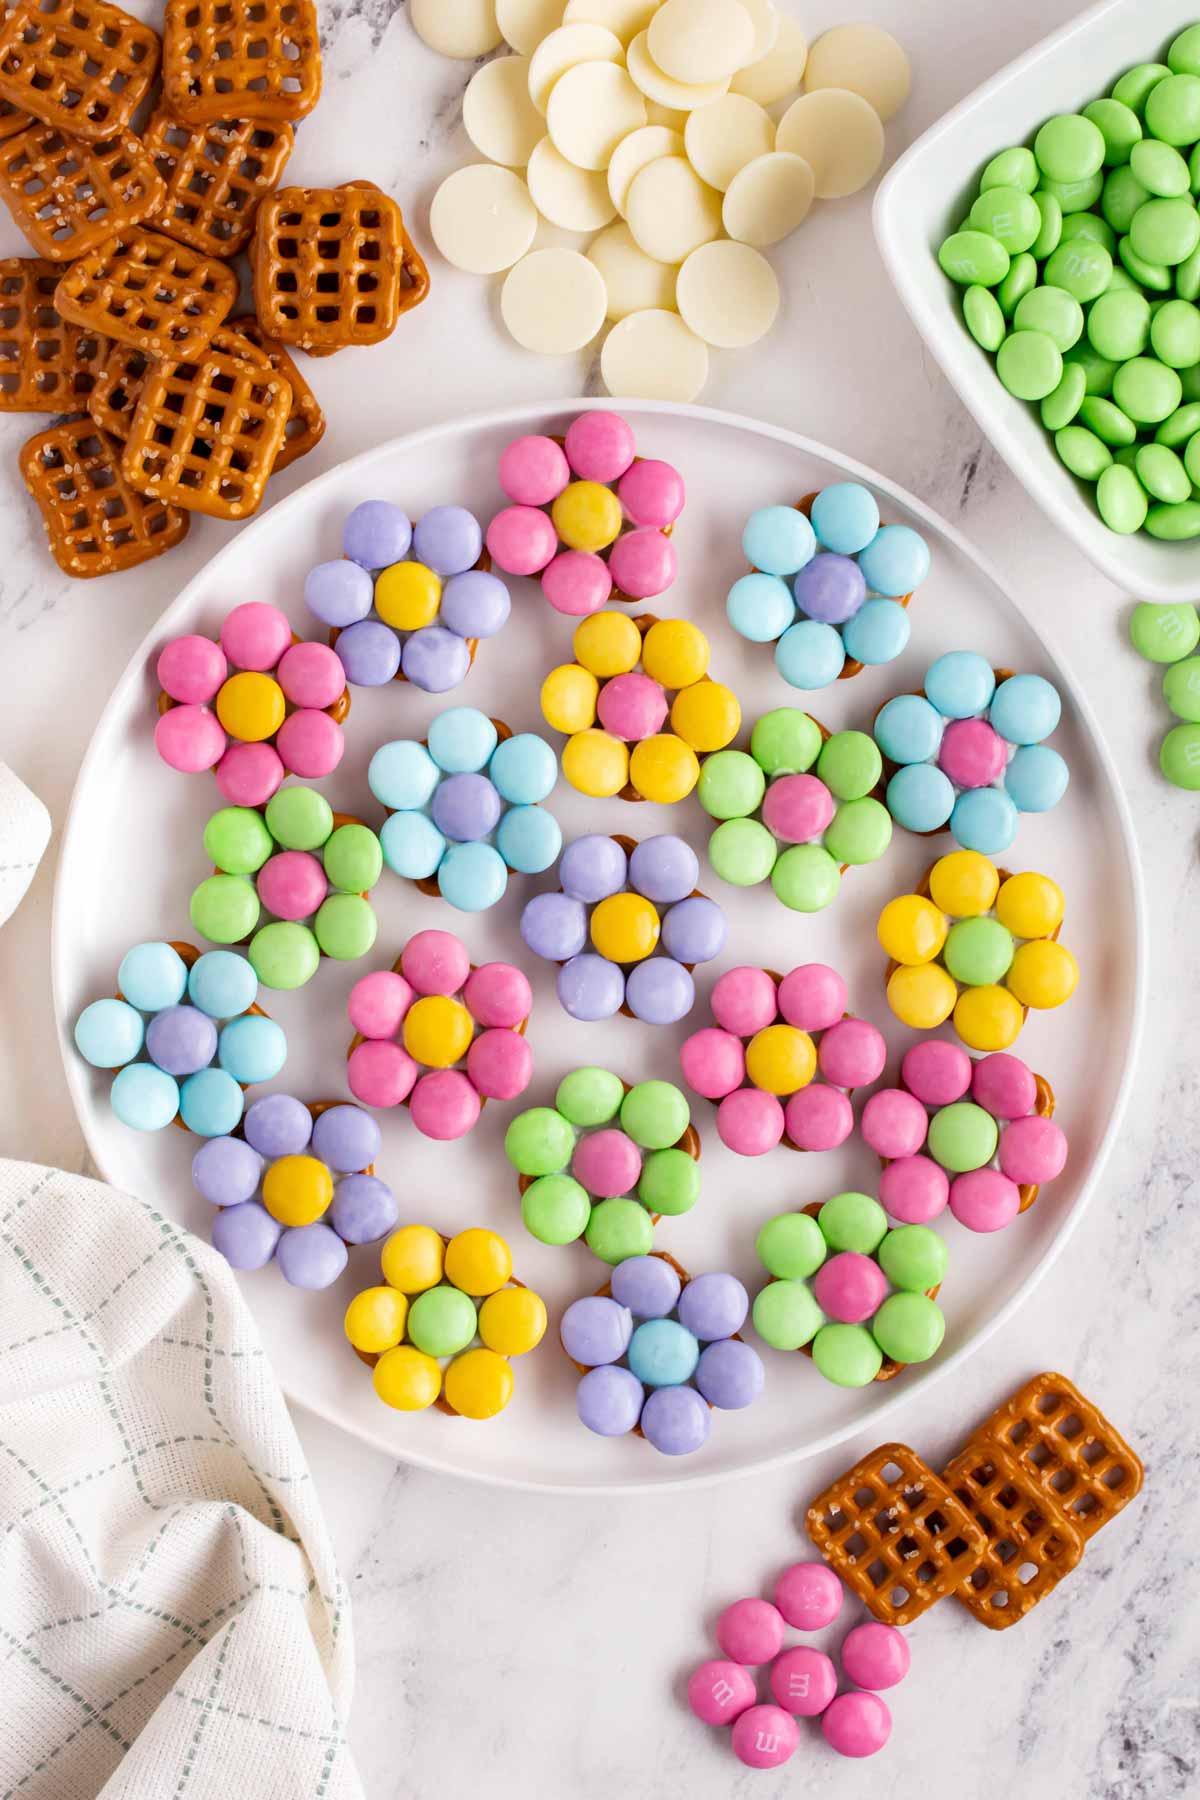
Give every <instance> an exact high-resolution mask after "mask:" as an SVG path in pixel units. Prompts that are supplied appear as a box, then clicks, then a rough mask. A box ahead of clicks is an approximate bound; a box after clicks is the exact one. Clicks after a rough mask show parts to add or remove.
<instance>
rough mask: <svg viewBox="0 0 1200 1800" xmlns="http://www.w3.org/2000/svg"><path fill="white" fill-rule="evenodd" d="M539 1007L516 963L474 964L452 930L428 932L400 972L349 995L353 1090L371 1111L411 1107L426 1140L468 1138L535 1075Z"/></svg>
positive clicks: (382, 973) (408, 950)
mask: <svg viewBox="0 0 1200 1800" xmlns="http://www.w3.org/2000/svg"><path fill="white" fill-rule="evenodd" d="M532 1004H533V995H532V993H531V991H530V987H529V983H528V981H527V980H526V979H525V976H524V975H523V974H522V973H521V971H520V969H517V968H514V967H513V965H512V964H511V963H484V964H482V965H481V966H480V967H479V968H474V967H472V964H471V959H470V956H469V955H468V953H467V947H466V945H465V944H464V943H462V942H461V940H460V939H459V938H456V937H455V936H454V934H453V933H452V932H449V931H419V932H418V933H417V934H416V936H415V937H412V938H410V939H409V941H408V943H407V944H406V945H405V946H404V949H403V950H402V951H401V952H400V955H399V957H398V958H397V959H396V964H395V967H394V968H391V969H377V970H376V971H375V972H374V974H371V975H364V976H363V978H362V980H361V981H358V982H356V983H355V984H354V987H353V988H352V989H351V990H350V1009H349V1010H350V1023H351V1024H352V1025H353V1027H354V1030H355V1034H356V1035H355V1037H354V1040H353V1042H352V1044H351V1046H350V1055H349V1060H348V1061H347V1064H346V1077H347V1080H348V1081H349V1083H350V1092H351V1093H352V1094H353V1095H354V1096H355V1098H356V1099H358V1100H361V1101H362V1102H363V1105H364V1106H380V1107H389V1106H400V1105H406V1106H407V1107H408V1109H409V1114H410V1116H411V1118H412V1122H413V1124H414V1125H415V1126H416V1127H417V1130H418V1131H420V1132H421V1133H423V1135H424V1136H425V1137H430V1138H438V1139H442V1140H447V1139H451V1138H460V1137H465V1136H466V1134H467V1132H468V1131H470V1130H471V1128H472V1127H473V1126H474V1124H475V1122H476V1120H477V1119H478V1117H479V1115H480V1113H481V1112H482V1110H483V1108H484V1106H485V1104H486V1103H487V1101H488V1100H515V1099H516V1098H517V1096H518V1095H519V1094H523V1093H524V1092H525V1089H526V1088H527V1087H528V1086H529V1083H530V1081H531V1080H532V1079H533V1051H532V1050H531V1049H530V1047H529V1043H528V1041H527V1039H526V1037H525V1027H526V1025H527V1024H528V1022H529V1010H530V1007H531V1006H532ZM459 1064H462V1065H463V1066H462V1067H459V1066H458V1065H459Z"/></svg>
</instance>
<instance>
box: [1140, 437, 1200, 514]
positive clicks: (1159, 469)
mask: <svg viewBox="0 0 1200 1800" xmlns="http://www.w3.org/2000/svg"><path fill="white" fill-rule="evenodd" d="M1133 466H1134V469H1135V470H1136V471H1137V478H1138V480H1139V481H1140V482H1141V484H1142V486H1143V487H1144V488H1145V490H1146V492H1147V493H1148V494H1151V495H1152V496H1153V497H1154V499H1155V500H1161V501H1162V502H1163V503H1164V504H1165V505H1168V506H1178V505H1179V504H1180V502H1181V501H1183V500H1190V498H1191V494H1192V484H1191V482H1190V481H1189V479H1188V472H1187V470H1186V469H1185V468H1184V466H1183V459H1182V458H1181V457H1178V456H1176V454H1175V452H1174V451H1173V450H1168V449H1167V447H1166V445H1165V444H1143V445H1142V446H1141V447H1140V449H1139V450H1138V452H1137V459H1136V461H1135V462H1134V465H1133ZM1147 522H1148V521H1147Z"/></svg>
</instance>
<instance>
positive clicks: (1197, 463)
mask: <svg viewBox="0 0 1200 1800" xmlns="http://www.w3.org/2000/svg"><path fill="white" fill-rule="evenodd" d="M1183 466H1184V468H1185V469H1186V470H1187V472H1188V479H1189V481H1191V482H1192V483H1193V484H1194V485H1195V486H1196V487H1200V432H1197V433H1196V434H1195V436H1194V437H1190V438H1189V439H1188V441H1187V444H1186V446H1185V448H1184V452H1183Z"/></svg>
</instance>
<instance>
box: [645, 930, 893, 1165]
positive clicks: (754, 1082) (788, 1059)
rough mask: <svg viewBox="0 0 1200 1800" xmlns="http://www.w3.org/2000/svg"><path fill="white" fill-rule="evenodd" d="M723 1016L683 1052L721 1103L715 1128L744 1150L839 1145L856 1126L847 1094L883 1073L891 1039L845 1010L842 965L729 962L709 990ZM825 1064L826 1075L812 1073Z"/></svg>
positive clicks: (699, 1085) (687, 1066)
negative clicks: (774, 966) (780, 968)
mask: <svg viewBox="0 0 1200 1800" xmlns="http://www.w3.org/2000/svg"><path fill="white" fill-rule="evenodd" d="M711 1005H712V1015H713V1018H714V1020H715V1021H716V1023H715V1024H714V1025H710V1026H706V1027H705V1028H704V1029H703V1030H701V1031H695V1032H693V1033H692V1035H691V1037H689V1038H688V1039H687V1040H686V1042H685V1043H684V1045H683V1048H682V1049H681V1051H680V1053H679V1061H680V1066H681V1068H682V1070H683V1078H684V1080H685V1081H686V1082H687V1084H688V1086H689V1087H690V1088H691V1089H692V1090H693V1092H694V1093H697V1094H702V1095H703V1096H704V1098H705V1099H706V1100H715V1101H716V1102H718V1105H717V1135H718V1136H719V1137H720V1139H721V1142H722V1143H723V1144H724V1145H726V1147H727V1148H728V1149H730V1150H733V1151H735V1152H736V1154H737V1155H739V1156H763V1155H765V1153H766V1152H767V1151H768V1150H773V1149H774V1148H775V1146H776V1144H778V1143H780V1142H781V1141H782V1142H784V1143H786V1144H788V1145H790V1147H791V1148H792V1149H793V1150H836V1148H837V1147H838V1145H839V1144H844V1143H845V1141H846V1139H847V1138H848V1137H849V1136H850V1133H851V1132H852V1131H853V1129H854V1111H853V1108H852V1107H851V1105H850V1093H851V1092H852V1090H853V1089H854V1088H857V1087H865V1086H866V1085H867V1084H868V1083H869V1082H872V1081H875V1080H877V1079H878V1077H879V1076H880V1075H881V1074H882V1073H883V1065H884V1063H885V1062H886V1060H887V1045H886V1044H885V1043H884V1040H883V1037H882V1036H881V1034H880V1033H879V1032H878V1031H877V1030H876V1029H875V1027H874V1025H870V1024H868V1023H867V1021H866V1020H865V1019H852V1018H848V1017H847V1016H846V984H845V982H844V981H843V980H842V978H841V976H840V975H839V974H838V973H837V971H836V969H830V968H827V967H826V966H825V965H824V964H823V963H804V964H802V965H801V966H800V967H799V968H797V969H793V970H792V971H791V973H790V974H789V975H784V976H782V977H780V976H778V975H775V974H773V973H772V972H771V971H770V970H769V969H752V968H741V969H727V970H726V971H725V973H724V974H723V975H722V976H720V978H719V979H718V980H717V982H716V984H715V986H714V987H713V991H712V1000H711ZM818 1071H819V1072H820V1075H821V1080H820V1081H816V1080H814V1077H815V1076H816V1075H817V1073H818Z"/></svg>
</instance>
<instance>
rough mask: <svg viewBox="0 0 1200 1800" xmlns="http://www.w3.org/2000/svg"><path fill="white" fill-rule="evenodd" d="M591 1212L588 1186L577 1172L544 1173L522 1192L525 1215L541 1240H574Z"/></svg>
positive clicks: (533, 1234)
mask: <svg viewBox="0 0 1200 1800" xmlns="http://www.w3.org/2000/svg"><path fill="white" fill-rule="evenodd" d="M591 1216H592V1203H591V1200H590V1199H589V1198H588V1193H587V1189H586V1188H585V1187H583V1186H582V1185H581V1184H580V1183H579V1182H578V1181H576V1180H575V1178H574V1176H573V1175H541V1176H539V1177H538V1179H537V1180H536V1181H532V1182H530V1184H529V1186H528V1187H527V1188H526V1189H525V1192H524V1193H523V1194H522V1196H521V1219H522V1221H523V1223H524V1225H525V1229H526V1231H528V1232H529V1234H530V1236H531V1237H535V1238H536V1239H537V1240H538V1242H539V1243H540V1244H573V1243H574V1242H575V1240H576V1239H577V1238H581V1237H582V1236H583V1234H584V1232H585V1231H586V1230H587V1222H588V1220H589V1219H590V1218H591Z"/></svg>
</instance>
